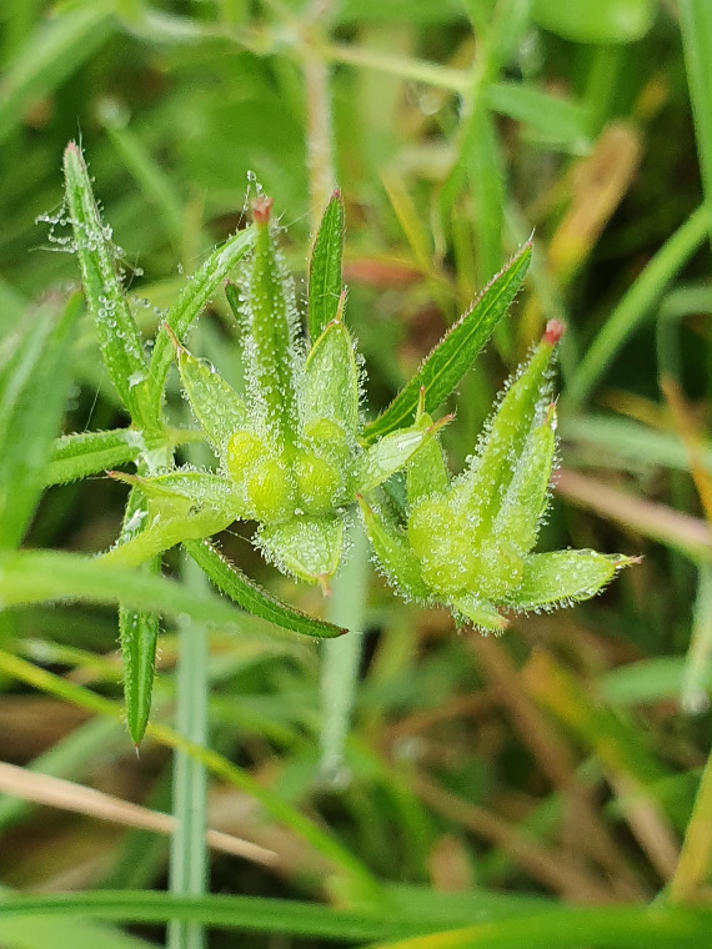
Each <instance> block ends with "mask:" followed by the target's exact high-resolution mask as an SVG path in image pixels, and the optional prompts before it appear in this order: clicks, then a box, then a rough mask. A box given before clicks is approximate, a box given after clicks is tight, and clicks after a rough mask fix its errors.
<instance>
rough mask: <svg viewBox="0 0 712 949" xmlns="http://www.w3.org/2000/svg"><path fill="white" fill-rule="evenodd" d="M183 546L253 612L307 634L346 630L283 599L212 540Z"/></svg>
mask: <svg viewBox="0 0 712 949" xmlns="http://www.w3.org/2000/svg"><path fill="white" fill-rule="evenodd" d="M183 546H184V547H185V549H186V550H187V551H188V553H189V554H190V556H191V557H192V558H193V560H194V561H195V562H196V563H197V564H198V566H199V567H200V569H201V570H203V571H204V572H205V573H206V574H207V576H208V577H209V578H210V579H211V580H212V582H213V583H214V584H215V586H216V587H217V588H218V589H219V590H221V591H222V592H223V593H224V594H225V595H226V596H228V597H230V599H231V600H233V601H234V602H235V603H237V604H238V605H239V606H241V607H242V608H243V609H244V610H247V612H248V613H251V614H252V615H253V616H259V617H260V618H261V619H265V620H268V621H269V622H270V623H274V624H275V625H276V626H281V627H282V628H283V629H289V630H292V631H293V632H295V633H302V634H304V635H305V636H316V637H319V638H333V637H334V636H341V635H342V633H345V632H346V630H345V629H342V628H341V627H340V626H334V625H333V624H332V623H327V622H326V621H324V620H319V619H316V618H315V617H313V616H309V615H308V614H307V613H302V611H301V610H297V609H295V608H294V607H293V606H289V605H288V604H287V603H283V602H282V601H281V600H279V599H278V598H277V597H276V596H273V594H271V593H269V592H268V591H267V590H265V589H263V588H262V587H261V586H260V585H259V584H258V583H255V581H254V580H251V579H250V578H249V577H248V576H247V575H246V574H244V573H243V572H242V571H241V570H239V569H238V568H237V567H236V566H235V565H234V564H232V563H230V562H229V561H228V560H227V559H226V558H225V557H223V555H222V554H221V553H220V552H219V551H218V550H217V549H216V548H215V546H214V545H213V544H211V543H210V542H209V541H207V540H202V541H199V540H189V541H185V542H184V544H183Z"/></svg>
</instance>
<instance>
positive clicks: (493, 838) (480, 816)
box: [411, 773, 614, 904]
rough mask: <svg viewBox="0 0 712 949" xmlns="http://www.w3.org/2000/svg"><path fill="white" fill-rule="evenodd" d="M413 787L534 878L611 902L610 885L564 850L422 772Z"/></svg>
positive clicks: (569, 893)
mask: <svg viewBox="0 0 712 949" xmlns="http://www.w3.org/2000/svg"><path fill="white" fill-rule="evenodd" d="M411 787H412V788H413V790H414V791H415V793H416V794H417V795H418V796H419V797H420V798H421V799H422V800H423V801H424V802H425V803H426V804H427V805H428V806H429V807H432V809H433V810H434V811H437V813H439V814H442V815H443V816H444V817H447V818H448V819H449V820H452V821H454V822H456V823H458V824H461V825H462V826H463V827H466V828H467V829H468V830H469V831H471V832H472V833H473V834H476V835H477V836H478V837H483V838H484V839H485V840H488V841H489V842H490V843H492V844H494V845H495V846H497V847H501V848H502V849H503V850H505V851H506V852H507V853H508V854H509V855H510V857H511V858H512V859H513V860H515V861H516V862H517V863H518V864H519V865H520V866H521V867H523V868H524V869H525V870H526V871H527V872H528V873H529V874H530V875H531V876H532V877H533V878H534V879H535V880H538V881H539V882H540V883H542V884H543V885H544V886H546V887H547V888H548V889H550V890H553V891H554V892H556V893H559V894H561V895H562V896H564V897H566V898H567V899H571V900H576V901H578V902H581V903H596V904H600V903H610V902H612V901H613V900H614V897H613V896H612V895H611V892H610V890H609V889H608V887H606V886H604V885H603V884H602V883H600V882H599V881H598V880H597V879H595V878H594V877H591V876H590V874H588V873H586V872H585V871H583V870H581V868H580V867H579V866H578V865H576V864H574V863H572V861H571V860H570V859H569V858H568V856H567V855H566V854H564V853H563V852H562V851H561V850H554V849H553V848H550V847H545V846H543V845H542V844H540V843H538V842H537V841H535V840H533V839H531V838H528V837H527V836H526V834H525V833H523V832H522V831H521V830H520V829H519V828H517V827H516V826H515V825H514V824H511V823H509V822H508V821H506V820H503V819H502V818H501V817H499V816H498V815H497V814H493V813H492V812H491V811H488V810H486V809H485V808H483V807H479V806H478V805H476V804H472V803H470V802H469V801H463V800H462V798H459V797H456V796H455V795H454V794H451V793H450V792H449V791H446V790H445V788H443V787H442V786H441V785H440V784H438V783H437V782H436V781H434V780H433V779H432V778H430V777H428V776H426V775H425V774H423V773H416V774H414V775H412V776H411Z"/></svg>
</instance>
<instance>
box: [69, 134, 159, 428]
mask: <svg viewBox="0 0 712 949" xmlns="http://www.w3.org/2000/svg"><path fill="white" fill-rule="evenodd" d="M64 177H65V195H66V203H67V209H68V211H69V217H70V220H71V223H72V230H73V232H74V243H75V246H76V250H77V256H78V258H79V266H80V269H81V273H82V284H83V286H84V293H85V295H86V299H87V304H88V306H89V310H90V311H91V314H92V316H93V317H94V325H95V326H96V334H97V338H98V341H99V347H100V349H101V354H102V357H103V359H104V363H105V365H106V369H107V372H108V374H109V378H110V379H111V381H112V382H113V384H114V386H115V387H116V390H117V392H118V393H119V395H120V396H121V401H122V402H123V403H124V405H125V406H126V408H127V409H128V410H129V412H130V413H131V416H132V418H133V419H134V421H135V422H136V423H137V424H138V425H140V426H142V427H148V428H151V427H156V426H157V418H156V417H155V416H153V415H152V414H151V412H150V408H149V405H148V401H147V398H148V360H147V359H146V354H145V353H144V350H143V343H142V341H141V336H140V333H139V331H138V327H137V326H136V323H135V321H134V318H133V316H132V314H131V310H130V308H129V304H128V301H127V299H126V295H125V293H124V288H123V287H122V286H121V281H120V280H119V278H118V276H117V274H116V248H115V246H114V244H113V243H112V242H111V230H110V228H108V227H107V226H106V225H104V224H103V223H102V220H101V217H100V215H99V209H98V208H97V205H96V201H95V199H94V194H93V191H92V187H91V180H90V178H89V172H88V171H87V167H86V164H85V163H84V158H83V157H82V153H81V151H80V150H79V148H78V146H77V145H76V144H75V143H74V142H70V143H69V145H67V147H66V149H65V152H64Z"/></svg>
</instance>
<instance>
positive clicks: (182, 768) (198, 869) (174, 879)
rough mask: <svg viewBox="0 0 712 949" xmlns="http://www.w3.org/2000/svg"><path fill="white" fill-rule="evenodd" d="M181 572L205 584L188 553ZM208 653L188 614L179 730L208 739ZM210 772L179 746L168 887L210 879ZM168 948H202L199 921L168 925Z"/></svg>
mask: <svg viewBox="0 0 712 949" xmlns="http://www.w3.org/2000/svg"><path fill="white" fill-rule="evenodd" d="M183 574H184V578H185V583H186V585H187V586H188V587H193V588H197V587H200V586H202V585H203V574H202V572H201V571H200V568H199V567H197V566H196V564H195V563H193V561H192V560H191V559H190V558H189V557H188V556H187V555H186V556H185V557H184V560H183ZM207 653H208V639H207V633H206V629H205V627H204V626H203V625H200V624H196V623H194V622H192V621H191V620H189V619H186V620H185V621H183V622H181V623H179V625H178V655H179V662H178V672H177V682H176V695H177V707H176V730H177V731H178V732H179V733H180V734H181V735H184V736H185V737H186V738H188V739H189V740H190V741H192V742H195V744H197V745H206V744H207V694H208V680H207ZM206 809H207V776H206V772H205V767H204V765H203V763H202V762H201V761H198V760H197V759H196V758H194V757H193V756H191V755H189V754H186V752H185V751H183V750H179V749H176V751H175V753H174V756H173V814H174V816H175V818H176V820H177V827H176V830H175V832H174V834H173V838H172V842H171V855H170V892H171V893H173V894H175V895H177V896H202V895H203V893H205V891H206V887H207V882H208V858H207V848H206V844H205V830H206ZM167 945H168V949H203V947H204V946H205V934H204V930H203V926H202V925H201V924H200V923H194V922H187V921H185V920H183V921H179V920H174V921H172V922H171V923H169V926H168V942H167Z"/></svg>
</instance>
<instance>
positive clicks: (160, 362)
mask: <svg viewBox="0 0 712 949" xmlns="http://www.w3.org/2000/svg"><path fill="white" fill-rule="evenodd" d="M254 241H255V231H254V228H252V227H249V228H247V229H246V230H244V231H240V232H239V233H237V234H234V235H233V236H232V237H231V238H229V239H228V240H227V241H225V243H224V244H223V245H222V246H221V247H218V248H217V250H215V251H213V253H212V254H211V255H210V257H208V259H207V260H206V261H205V263H204V264H203V265H202V266H201V268H200V269H199V270H198V272H197V273H196V274H195V275H194V276H193V278H192V280H189V281H188V282H187V283H186V285H185V288H184V290H183V292H182V293H181V295H180V296H179V297H178V300H177V301H176V302H175V303H174V304H173V306H172V307H171V308H170V309H169V311H168V313H167V314H166V319H165V322H164V323H163V324H162V325H161V327H160V329H159V331H158V334H157V336H156V343H155V346H154V347H153V356H152V357H151V379H150V397H151V411H152V412H153V413H154V414H155V415H156V416H157V415H158V414H159V413H160V408H161V401H162V399H163V388H164V386H165V384H166V375H167V374H168V369H169V368H170V365H171V361H172V359H173V343H172V341H171V336H170V334H169V332H168V329H170V330H171V332H172V333H173V335H174V336H175V337H176V338H177V339H178V340H180V342H181V343H182V342H183V341H184V340H185V335H186V333H187V332H188V329H189V328H190V326H191V324H192V323H193V322H194V320H196V319H197V318H198V316H199V315H200V314H201V313H202V311H203V310H204V309H205V307H206V306H207V305H208V303H209V302H210V298H211V297H212V295H213V293H214V292H215V290H216V289H217V287H219V286H220V284H221V282H222V281H224V280H225V278H226V277H227V276H228V274H229V273H230V271H231V270H232V269H233V268H234V267H235V265H236V264H237V263H238V262H239V261H240V260H242V258H243V257H245V255H246V254H247V253H248V251H249V250H250V249H251V247H252V246H253V244H254Z"/></svg>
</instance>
